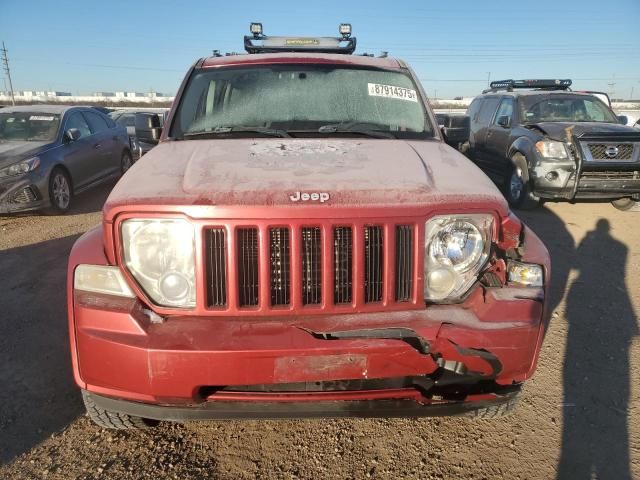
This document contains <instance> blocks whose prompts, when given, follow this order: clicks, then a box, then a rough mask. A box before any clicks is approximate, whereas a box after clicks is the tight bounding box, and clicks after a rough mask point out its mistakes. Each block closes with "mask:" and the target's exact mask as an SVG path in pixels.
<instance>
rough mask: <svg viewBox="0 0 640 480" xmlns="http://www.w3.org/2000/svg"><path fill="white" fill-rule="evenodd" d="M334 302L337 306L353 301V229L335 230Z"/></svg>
mask: <svg viewBox="0 0 640 480" xmlns="http://www.w3.org/2000/svg"><path fill="white" fill-rule="evenodd" d="M333 274H334V280H333V285H334V288H333V301H334V303H335V304H336V305H340V304H345V303H351V302H352V300H353V232H352V230H351V227H335V228H334V229H333Z"/></svg>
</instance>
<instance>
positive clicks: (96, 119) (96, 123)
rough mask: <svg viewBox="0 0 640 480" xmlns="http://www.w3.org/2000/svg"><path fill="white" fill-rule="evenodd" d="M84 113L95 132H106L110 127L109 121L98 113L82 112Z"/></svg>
mask: <svg viewBox="0 0 640 480" xmlns="http://www.w3.org/2000/svg"><path fill="white" fill-rule="evenodd" d="M82 114H83V115H84V117H85V118H86V119H87V121H88V122H89V127H91V131H92V132H93V133H98V132H104V131H105V130H107V129H108V128H109V125H107V122H106V121H105V120H104V119H103V118H102V117H101V116H100V115H98V114H97V113H93V112H82Z"/></svg>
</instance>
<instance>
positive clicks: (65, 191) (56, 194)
mask: <svg viewBox="0 0 640 480" xmlns="http://www.w3.org/2000/svg"><path fill="white" fill-rule="evenodd" d="M72 196H73V189H72V186H71V180H70V179H69V175H67V173H66V172H65V171H64V170H62V169H61V168H54V169H53V171H52V172H51V175H50V176H49V202H50V203H51V206H50V207H49V208H48V209H47V213H50V214H53V215H60V214H65V213H67V212H68V211H69V208H70V207H71V197H72Z"/></svg>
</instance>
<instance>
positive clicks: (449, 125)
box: [441, 115, 471, 148]
mask: <svg viewBox="0 0 640 480" xmlns="http://www.w3.org/2000/svg"><path fill="white" fill-rule="evenodd" d="M442 122H443V123H442V124H441V129H442V133H443V134H444V138H445V141H446V142H447V143H448V144H449V145H451V146H452V147H456V148H457V147H458V145H459V144H461V143H464V142H466V141H468V140H469V133H470V131H471V119H470V118H469V116H468V115H446V116H445V117H444V118H442Z"/></svg>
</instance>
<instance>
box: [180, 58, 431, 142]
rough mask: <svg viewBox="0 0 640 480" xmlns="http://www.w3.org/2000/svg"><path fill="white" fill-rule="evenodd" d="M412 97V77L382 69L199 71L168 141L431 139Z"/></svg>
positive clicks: (414, 95)
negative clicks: (260, 136)
mask: <svg viewBox="0 0 640 480" xmlns="http://www.w3.org/2000/svg"><path fill="white" fill-rule="evenodd" d="M416 90H417V89H416V86H415V84H414V83H413V81H412V79H411V77H410V76H409V75H405V74H404V73H400V72H397V71H387V70H379V69H358V68H352V67H336V66H334V65H328V66H317V65H314V66H306V65H305V66H301V65H278V66H259V67H252V68H242V69H239V68H226V69H215V70H214V69H211V70H201V71H198V72H196V73H195V74H194V75H193V77H192V78H191V80H190V82H189V84H188V86H187V88H186V90H185V92H184V94H183V95H182V101H181V102H180V105H179V107H178V110H177V114H176V120H175V121H174V123H173V126H172V129H171V133H170V136H171V137H173V138H179V139H183V138H185V137H186V138H198V134H203V133H207V132H210V133H212V134H217V133H220V134H225V135H227V134H230V133H237V134H243V133H244V134H245V135H246V134H248V133H256V131H258V133H265V134H274V132H275V133H276V134H277V133H280V134H282V135H291V136H306V135H305V134H314V135H317V136H327V135H334V134H336V133H337V132H342V133H345V132H351V133H354V134H357V133H366V132H370V133H374V132H377V133H378V134H379V133H380V132H384V134H385V135H384V136H385V137H387V138H388V137H389V136H391V137H397V138H402V137H405V138H425V137H432V136H433V135H434V133H433V129H432V127H431V125H430V124H429V123H428V120H427V116H426V114H425V110H424V106H423V104H422V101H421V99H420V97H419V96H418V94H417V92H416ZM267 129H269V132H267V131H266V130H267ZM260 130H262V132H260ZM372 136H373V135H372ZM378 136H379V137H380V138H384V137H383V136H382V135H378Z"/></svg>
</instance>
